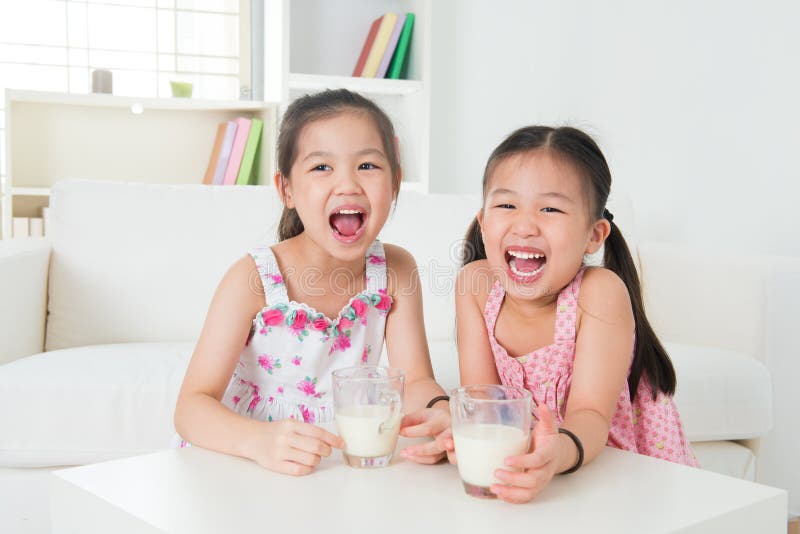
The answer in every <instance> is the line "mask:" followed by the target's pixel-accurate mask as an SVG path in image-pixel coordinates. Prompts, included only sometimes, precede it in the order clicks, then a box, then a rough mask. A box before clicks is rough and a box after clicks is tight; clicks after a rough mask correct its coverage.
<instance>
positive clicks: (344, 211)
mask: <svg viewBox="0 0 800 534" xmlns="http://www.w3.org/2000/svg"><path fill="white" fill-rule="evenodd" d="M328 223H329V224H330V226H331V230H333V236H334V237H335V238H336V239H338V240H339V241H341V242H343V243H353V242H354V241H357V240H358V239H359V238H360V237H361V234H363V233H364V228H365V227H366V223H367V212H366V210H364V209H363V208H360V207H358V206H342V207H339V208H336V210H334V211H333V213H331V215H330V217H328Z"/></svg>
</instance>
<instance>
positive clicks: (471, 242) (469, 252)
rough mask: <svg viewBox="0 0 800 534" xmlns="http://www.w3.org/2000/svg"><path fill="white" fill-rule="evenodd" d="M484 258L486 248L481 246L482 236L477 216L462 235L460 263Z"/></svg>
mask: <svg viewBox="0 0 800 534" xmlns="http://www.w3.org/2000/svg"><path fill="white" fill-rule="evenodd" d="M485 259H486V248H485V247H484V246H483V236H481V225H480V224H479V223H478V218H477V217H475V219H474V220H473V221H472V224H470V225H469V229H468V230H467V235H465V236H464V244H463V246H462V247H461V265H462V266H464V265H466V264H468V263H472V262H473V261H477V260H485Z"/></svg>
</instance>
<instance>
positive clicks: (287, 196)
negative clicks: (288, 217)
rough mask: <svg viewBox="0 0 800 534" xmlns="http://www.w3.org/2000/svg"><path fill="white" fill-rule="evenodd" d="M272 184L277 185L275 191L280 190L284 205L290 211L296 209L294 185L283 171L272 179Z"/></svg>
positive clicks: (279, 193)
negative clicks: (293, 196) (293, 192)
mask: <svg viewBox="0 0 800 534" xmlns="http://www.w3.org/2000/svg"><path fill="white" fill-rule="evenodd" d="M272 183H273V184H274V185H275V189H277V190H278V195H280V197H281V201H282V202H283V204H284V205H285V206H286V207H287V208H289V209H291V208H294V200H293V199H292V185H291V183H290V182H289V180H288V179H287V178H286V177H285V176H284V175H283V174H282V173H281V171H278V172H276V173H275V176H273V177H272Z"/></svg>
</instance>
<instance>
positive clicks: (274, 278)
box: [267, 274, 283, 286]
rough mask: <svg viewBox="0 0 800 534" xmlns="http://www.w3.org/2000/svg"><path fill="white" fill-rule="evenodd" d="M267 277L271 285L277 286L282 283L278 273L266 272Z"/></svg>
mask: <svg viewBox="0 0 800 534" xmlns="http://www.w3.org/2000/svg"><path fill="white" fill-rule="evenodd" d="M267 278H269V279H270V280H271V281H272V285H273V286H279V285H281V284H282V283H283V277H282V276H281V275H279V274H268V275H267Z"/></svg>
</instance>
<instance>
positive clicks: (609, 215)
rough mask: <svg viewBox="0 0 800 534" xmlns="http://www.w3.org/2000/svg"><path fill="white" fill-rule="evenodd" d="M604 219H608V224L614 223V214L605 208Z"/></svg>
mask: <svg viewBox="0 0 800 534" xmlns="http://www.w3.org/2000/svg"><path fill="white" fill-rule="evenodd" d="M603 218H604V219H608V222H613V221H614V214H613V213H611V212H610V211H608V210H607V209H605V208H603Z"/></svg>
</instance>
